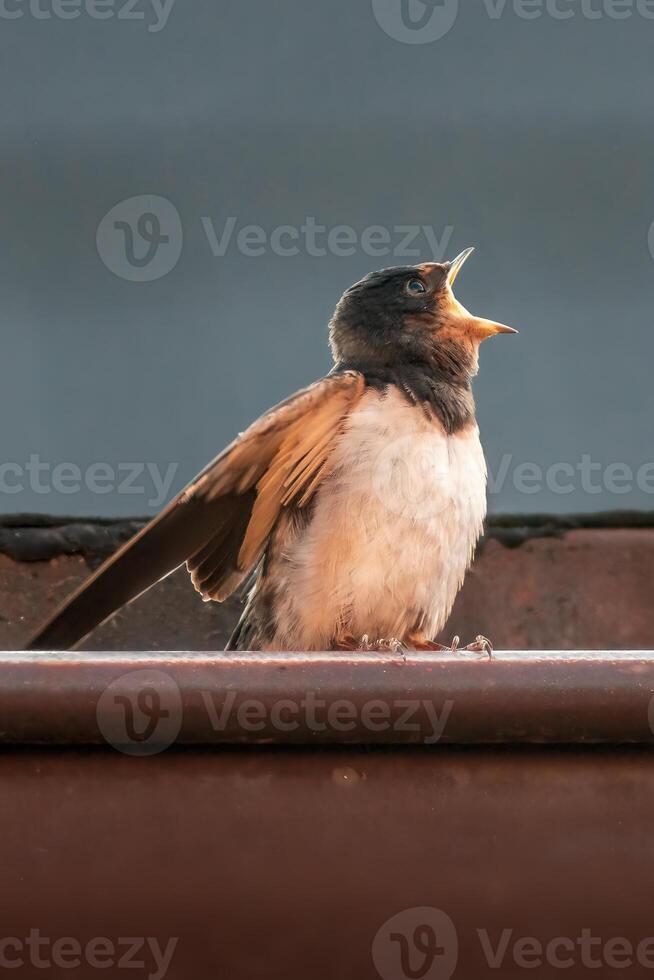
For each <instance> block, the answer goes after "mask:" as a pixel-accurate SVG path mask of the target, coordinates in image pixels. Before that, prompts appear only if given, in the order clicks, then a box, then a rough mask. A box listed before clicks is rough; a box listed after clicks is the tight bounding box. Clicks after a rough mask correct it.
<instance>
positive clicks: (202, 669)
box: [0, 651, 654, 755]
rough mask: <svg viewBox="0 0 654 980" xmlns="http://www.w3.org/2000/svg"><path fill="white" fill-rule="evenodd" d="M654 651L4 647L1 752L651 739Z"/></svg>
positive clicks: (653, 728) (653, 730) (578, 742)
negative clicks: (13, 748)
mask: <svg viewBox="0 0 654 980" xmlns="http://www.w3.org/2000/svg"><path fill="white" fill-rule="evenodd" d="M653 698H654V652H652V651H628V652H617V651H616V652H608V651H607V652H596V651H575V652H573V653H571V652H569V651H568V652H550V651H548V652H537V651H536V652H534V651H531V652H523V651H507V652H502V653H496V654H495V655H494V657H493V659H492V660H491V661H489V660H488V659H487V658H483V657H479V656H476V655H468V654H466V655H452V654H436V653H425V654H409V655H408V656H407V657H406V659H404V658H403V657H402V656H398V655H395V654H390V653H388V654H379V653H375V654H373V653H361V654H345V653H344V654H335V653H323V654H320V653H318V654H316V653H307V654H304V653H256V654H243V653H239V654H231V653H229V654H227V653H226V654H220V653H218V654H216V653H189V652H184V651H179V652H169V653H161V652H156V653H130V654H125V653H109V652H107V653H56V652H53V653H3V654H1V655H0V744H3V745H110V746H113V747H115V748H119V749H121V750H122V751H125V752H127V753H128V754H132V755H150V754H153V753H154V752H157V751H161V750H162V749H163V748H167V747H169V746H170V745H173V744H177V745H220V744H232V745H234V744H240V745H270V744H274V745H288V746H294V745H335V744H338V745H375V744H376V745H425V746H431V747H434V746H438V745H471V744H472V745H474V744H498V743H505V744H548V743H551V744H572V745H592V744H607V743H608V744H624V743H644V744H651V743H653V742H654V707H653Z"/></svg>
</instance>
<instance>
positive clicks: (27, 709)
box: [0, 652, 654, 980]
mask: <svg viewBox="0 0 654 980" xmlns="http://www.w3.org/2000/svg"><path fill="white" fill-rule="evenodd" d="M653 694H654V654H652V653H647V652H642V653H641V652H634V653H622V654H619V653H601V654H592V653H576V654H569V653H566V654H551V653H548V654H533V653H529V654H521V653H500V654H496V656H495V657H494V659H493V660H492V661H491V662H489V661H487V660H484V659H482V658H477V657H474V656H457V657H454V656H452V655H426V654H425V655H417V656H410V657H408V658H407V661H406V662H405V661H403V659H402V658H401V657H400V658H398V657H395V656H392V655H375V656H373V655H367V654H362V655H360V656H356V657H355V656H349V655H333V654H329V655H304V654H293V655H285V656H281V655H252V656H247V655H239V656H233V655H224V656H223V655H218V656H216V655H211V656H209V655H207V656H204V655H199V654H193V655H185V654H165V653H157V654H134V655H126V654H110V653H107V654H57V653H53V654H29V655H26V654H20V653H16V654H5V655H3V656H2V657H1V658H0V741H1V742H2V746H1V751H0V785H1V786H2V796H1V801H2V802H1V805H0V867H1V868H2V872H3V886H4V887H3V889H2V899H0V911H1V912H2V915H1V917H0V918H1V921H2V927H1V929H0V969H2V970H5V969H6V970H7V971H8V970H9V969H13V970H14V972H15V974H16V976H19V977H21V978H22V977H27V978H32V977H35V978H36V977H41V978H42V977H43V976H64V975H68V973H71V975H72V972H74V973H75V975H77V974H78V973H79V975H80V976H84V977H85V978H89V980H92V978H93V977H95V976H96V974H99V975H103V973H102V971H104V975H108V974H107V970H108V969H109V968H110V967H113V971H110V973H111V976H113V975H114V972H115V973H116V975H119V974H120V973H121V972H122V969H121V967H124V968H125V969H127V968H128V967H129V968H130V969H131V973H130V975H133V976H134V977H150V978H155V977H156V978H157V980H164V978H165V980H201V978H204V977H229V978H230V980H252V978H253V977H265V978H267V980H277V978H280V980H282V978H283V980H296V978H297V980H304V978H306V977H307V976H310V977H312V978H313V980H349V978H351V977H356V978H357V980H369V978H370V980H379V978H380V977H381V978H382V980H407V978H409V977H422V978H427V980H450V978H453V980H483V978H486V977H488V978H496V977H498V976H501V977H502V978H503V980H514V978H515V980H517V978H524V977H525V976H529V975H538V976H539V977H546V978H548V977H552V978H557V977H559V976H561V975H562V973H567V975H569V976H574V977H575V980H577V978H579V977H585V976H589V977H591V976H592V977H597V976H609V975H613V973H614V972H616V970H618V969H621V970H622V975H624V976H626V977H630V976H633V977H643V976H651V975H654V974H653V973H652V969H653V968H654V917H653V916H652V911H651V901H650V898H651V892H652V885H653V884H654V848H652V844H651V840H652V832H651V825H652V815H653V814H654V755H653V754H652V748H651V743H652V741H653V739H654V737H653V736H652V728H651V722H652V709H651V699H652V696H653ZM639 743H640V744H639ZM126 937H129V939H128V938H126ZM48 965H49V970H48V969H47V966H48ZM74 966H75V967H76V969H75V970H73V969H72V968H73V967H74ZM18 967H20V969H19V968H18Z"/></svg>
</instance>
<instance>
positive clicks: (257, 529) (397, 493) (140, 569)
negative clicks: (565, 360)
mask: <svg viewBox="0 0 654 980" xmlns="http://www.w3.org/2000/svg"><path fill="white" fill-rule="evenodd" d="M473 251H474V249H472V248H468V249H465V251H463V252H461V254H460V255H458V256H457V257H456V258H455V259H453V260H452V261H448V262H425V263H421V264H418V265H408V266H398V267H392V268H387V269H382V270H381V271H376V272H372V273H369V274H368V275H366V276H365V277H364V278H363V279H361V280H360V281H359V282H356V283H355V284H354V285H353V286H351V287H350V288H348V289H347V290H346V291H345V292H344V293H343V295H342V296H341V298H340V300H339V302H338V304H337V306H336V309H335V311H334V314H333V316H332V318H331V320H330V324H329V339H330V347H331V352H332V355H333V360H334V366H333V368H332V370H331V371H330V372H329V374H327V375H326V376H325V377H323V378H321V379H320V380H319V381H316V382H315V383H314V384H312V385H310V386H309V387H307V388H304V389H302V390H301V391H298V392H297V393H296V394H294V395H292V396H291V397H290V398H288V399H286V400H285V401H282V402H281V403H280V404H278V405H277V406H275V407H274V408H272V409H270V410H269V411H268V412H266V413H265V414H264V415H262V416H261V417H260V418H259V419H258V420H257V421H255V422H254V423H253V424H252V425H250V427H249V428H248V429H246V430H245V431H244V432H243V433H241V434H240V435H239V436H238V437H237V438H236V439H235V440H234V441H233V442H232V443H231V444H230V445H229V446H228V447H227V448H226V449H225V450H224V451H223V452H221V453H220V455H218V456H217V457H216V458H215V459H214V460H213V462H211V463H210V464H209V465H208V466H207V467H205V469H204V470H203V471H202V472H201V473H200V474H199V475H198V476H197V477H196V478H195V479H194V480H193V481H192V482H191V483H190V484H188V486H187V487H186V488H185V489H184V490H182V491H181V493H179V494H178V496H177V497H175V498H174V499H173V500H172V501H171V503H169V504H168V506H167V507H165V509H164V510H163V511H162V512H161V513H160V514H159V515H158V516H157V517H155V518H154V519H153V520H152V521H150V523H148V524H147V525H146V526H145V527H144V528H143V529H142V530H141V531H140V532H139V533H137V534H136V535H135V536H134V537H133V538H132V539H131V540H129V541H128V542H127V543H126V544H125V545H123V546H122V547H121V548H120V549H119V550H118V551H117V552H116V553H115V554H114V555H113V556H112V557H110V558H109V559H108V560H107V561H106V562H105V563H104V564H103V565H102V566H101V567H100V568H99V569H98V570H97V571H96V572H95V573H94V574H93V575H92V576H91V577H90V578H89V579H88V581H86V582H84V583H83V584H82V585H81V587H80V588H79V589H78V590H77V591H76V592H75V593H74V594H73V595H72V597H70V598H69V599H68V600H67V601H66V602H65V603H64V604H63V606H62V607H61V608H59V609H58V610H57V611H56V612H55V613H54V615H53V616H52V617H51V618H50V619H49V620H48V622H47V623H45V625H43V626H42V627H41V628H40V629H39V630H38V631H37V632H36V633H35V634H34V635H33V636H32V638H31V639H30V641H29V642H28V644H27V646H26V649H28V650H66V649H70V648H72V647H74V646H76V645H77V644H79V643H80V642H81V641H82V640H84V639H85V638H86V637H87V636H88V634H89V633H90V632H91V631H92V630H93V629H94V628H95V627H96V626H98V625H99V624H100V623H102V622H104V621H105V620H106V619H108V618H109V617H110V616H111V615H112V614H113V613H114V612H115V611H117V610H118V609H120V608H121V607H122V606H124V605H125V604H127V603H129V602H131V601H132V600H133V599H135V598H136V597H138V596H139V595H141V594H142V593H143V592H145V591H146V590H147V589H149V588H150V587H151V586H152V585H154V584H155V583H156V582H158V581H160V580H161V579H162V578H164V577H166V576H167V575H168V574H169V573H171V572H172V571H174V570H175V569H176V568H178V567H180V566H182V565H184V563H185V564H186V566H187V569H188V571H189V573H190V576H191V580H192V583H193V585H194V587H195V589H196V590H197V592H199V593H200V595H201V596H202V598H203V599H204V600H205V601H212V600H213V601H217V602H222V601H224V600H225V599H227V598H228V597H229V596H230V595H232V593H234V592H235V591H236V590H237V589H239V590H247V595H246V598H245V600H244V605H243V611H242V615H241V617H240V620H239V622H238V624H237V626H236V628H235V630H234V632H233V634H232V636H231V639H230V640H229V642H228V644H227V647H226V648H225V649H226V650H228V651H229V650H232V651H234V650H236V651H252V652H256V651H288V652H293V651H303V652H312V651H325V652H327V651H342V650H345V651H347V650H350V651H364V650H384V649H391V650H402V651H406V650H418V651H420V650H444V649H453V650H454V649H456V648H457V646H458V638H455V641H454V642H453V644H452V647H445V646H443V645H442V644H440V643H438V641H437V639H436V637H437V636H438V635H439V634H440V632H441V630H442V629H443V627H444V625H445V623H446V621H447V619H448V617H449V614H450V612H451V609H452V606H453V604H454V600H455V598H456V595H457V593H458V591H459V589H460V587H461V585H462V583H463V580H464V577H465V574H466V571H467V569H468V567H469V566H470V564H471V561H472V559H473V556H474V552H475V548H476V545H477V542H478V539H479V537H480V535H481V533H482V529H483V525H484V519H485V515H486V473H487V471H486V463H485V459H484V453H483V449H482V446H481V442H480V436H479V428H478V425H477V421H476V417H475V402H474V398H473V393H472V379H473V378H474V376H475V375H476V374H477V371H478V364H479V348H480V345H481V343H482V342H483V341H484V340H486V339H487V338H489V337H493V336H495V335H497V334H503V333H506V334H509V333H517V330H515V329H514V328H513V327H509V326H506V325H504V324H502V323H497V322H495V321H492V320H487V319H484V318H482V317H478V316H474V315H473V314H472V313H470V312H469V311H468V310H467V309H466V308H465V307H464V306H463V305H462V304H461V303H460V302H459V301H458V300H457V299H456V297H455V295H454V292H453V286H454V283H455V281H456V279H457V277H458V275H459V273H460V271H461V269H462V267H463V265H464V263H465V262H466V261H467V260H468V258H469V257H470V255H471V254H472V252H473ZM464 649H468V650H477V651H483V650H486V651H487V652H490V643H489V641H487V640H485V638H484V637H481V636H478V637H477V639H476V640H475V641H473V642H472V643H471V644H469V645H468V646H467V647H465V648H464Z"/></svg>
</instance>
